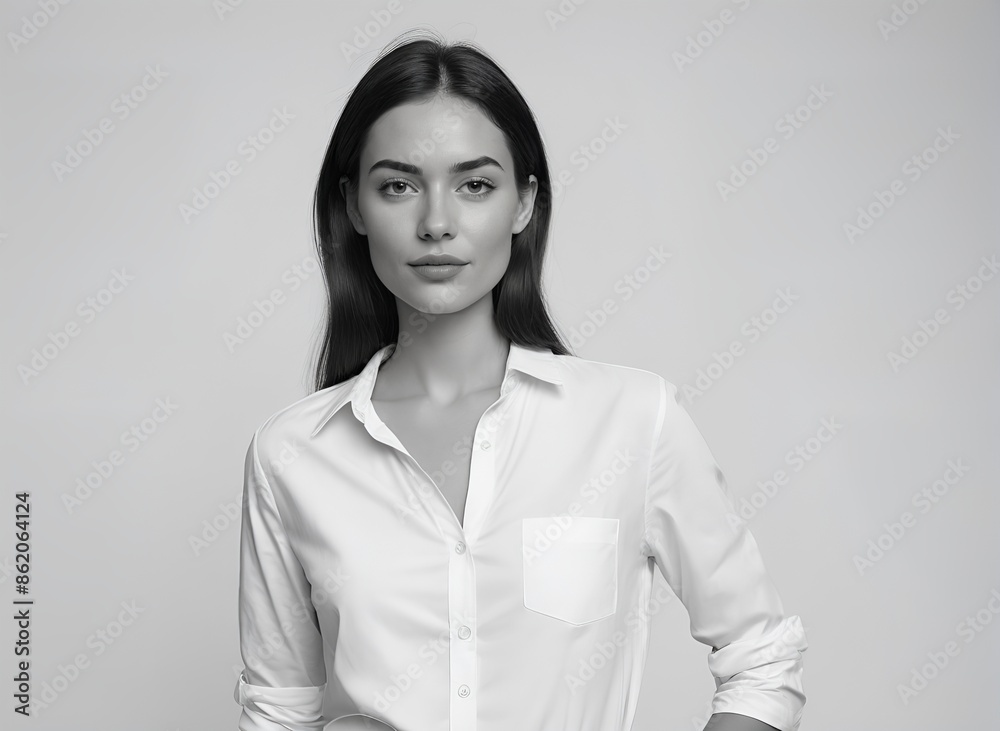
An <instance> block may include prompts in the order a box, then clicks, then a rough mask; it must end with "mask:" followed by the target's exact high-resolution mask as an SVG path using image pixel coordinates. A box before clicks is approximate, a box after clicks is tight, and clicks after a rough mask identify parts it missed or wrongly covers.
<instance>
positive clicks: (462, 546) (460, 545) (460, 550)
mask: <svg viewBox="0 0 1000 731" xmlns="http://www.w3.org/2000/svg"><path fill="white" fill-rule="evenodd" d="M455 553H465V544H464V543H462V542H461V541H459V542H458V543H456V544H455Z"/></svg>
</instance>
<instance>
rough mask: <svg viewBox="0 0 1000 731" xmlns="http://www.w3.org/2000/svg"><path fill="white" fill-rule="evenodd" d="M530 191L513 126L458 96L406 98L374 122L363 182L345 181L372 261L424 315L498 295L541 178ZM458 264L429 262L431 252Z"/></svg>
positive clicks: (395, 289) (365, 153)
mask: <svg viewBox="0 0 1000 731" xmlns="http://www.w3.org/2000/svg"><path fill="white" fill-rule="evenodd" d="M530 182H531V186H530V188H529V190H528V191H526V192H525V193H524V194H523V195H520V194H519V193H518V190H517V186H516V184H515V179H514V161H513V159H512V158H511V155H510V152H509V150H508V149H507V144H506V141H505V140H504V136H503V133H502V132H501V131H500V130H499V129H498V128H497V127H496V126H495V125H494V124H493V123H492V122H491V121H490V120H489V119H488V118H487V117H486V116H485V115H484V114H483V113H482V112H481V111H480V110H479V108H478V107H476V106H475V105H474V104H472V103H470V102H468V101H466V100H464V99H460V98H456V97H452V96H440V95H439V96H435V97H433V98H432V99H431V100H430V101H427V102H423V103H410V104H403V105H401V106H398V107H395V108H393V109H391V110H389V111H388V112H386V113H385V114H383V115H382V116H381V117H380V118H379V119H378V120H377V121H376V122H375V124H374V125H372V127H371V129H370V131H369V133H368V138H367V140H366V142H365V145H364V147H363V149H362V150H361V162H360V167H359V172H358V189H357V191H356V192H352V191H350V189H349V188H348V187H347V186H346V185H345V181H344V180H342V181H341V188H342V190H343V191H344V195H345V196H346V198H347V208H348V212H349V214H350V216H351V221H352V223H353V224H354V228H355V230H357V232H358V233H360V234H363V235H366V236H367V237H368V246H369V250H370V252H371V259H372V265H373V267H374V269H375V272H376V274H378V277H379V279H381V280H382V283H383V284H385V286H386V287H387V288H388V289H389V291H390V292H392V293H393V294H394V295H395V296H396V297H397V298H398V299H399V300H402V301H403V302H405V303H406V304H408V305H409V306H410V307H412V308H413V309H415V310H417V311H419V312H425V313H431V314H444V313H451V312H458V311H459V310H462V309H464V308H466V307H468V306H469V305H471V304H473V303H475V302H477V301H479V300H480V299H481V298H482V297H484V296H486V295H489V294H490V293H491V292H492V290H493V287H494V286H496V284H497V282H499V281H500V278H501V277H502V276H503V274H504V272H505V271H507V264H508V262H509V261H510V245H511V237H512V236H513V234H516V233H519V232H520V231H521V230H522V229H524V227H525V226H527V224H528V221H529V220H530V218H531V212H532V208H533V205H534V199H535V191H536V190H537V180H536V179H535V176H533V175H532V176H530ZM428 255H430V256H442V257H445V256H446V257H453V259H454V261H455V262H457V263H456V264H455V265H452V266H427V265H420V264H419V263H418V260H419V259H421V258H422V257H425V256H428Z"/></svg>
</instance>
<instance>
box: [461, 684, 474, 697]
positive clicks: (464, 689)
mask: <svg viewBox="0 0 1000 731" xmlns="http://www.w3.org/2000/svg"><path fill="white" fill-rule="evenodd" d="M471 692H472V691H471V690H469V686H467V685H460V686H458V694H459V695H460V696H462V697H463V698H467V697H468V695H469V693H471Z"/></svg>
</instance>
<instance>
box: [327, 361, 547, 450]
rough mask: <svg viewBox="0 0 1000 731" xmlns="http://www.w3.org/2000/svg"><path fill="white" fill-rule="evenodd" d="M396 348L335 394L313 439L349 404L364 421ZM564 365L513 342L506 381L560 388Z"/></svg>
mask: <svg viewBox="0 0 1000 731" xmlns="http://www.w3.org/2000/svg"><path fill="white" fill-rule="evenodd" d="M395 349H396V344H395V343H389V344H388V345H386V346H384V347H382V348H379V349H378V350H377V351H375V353H374V354H373V355H372V357H371V358H370V359H369V360H368V363H367V364H366V365H365V367H364V368H363V369H362V371H361V372H360V373H359V374H358V375H356V376H354V377H353V378H351V379H349V380H347V381H345V382H344V383H343V384H342V388H341V389H339V390H338V391H336V396H335V397H334V399H333V403H331V404H330V405H329V406H327V407H326V408H325V409H323V413H322V416H321V417H320V419H319V421H318V422H317V423H316V427H315V428H314V429H313V431H312V433H311V434H310V435H309V436H310V437H315V436H316V435H317V434H318V433H319V431H320V430H321V429H322V428H323V427H324V426H326V423H327V422H328V421H330V419H332V418H333V415H334V414H336V413H337V412H338V411H339V410H340V408H341V407H342V406H343V405H344V404H346V403H348V402H350V404H351V408H352V409H353V410H354V415H355V416H356V417H357V418H358V420H359V421H362V422H363V421H364V414H365V412H366V410H367V407H368V404H369V403H371V396H372V391H373V390H374V388H375V376H376V375H377V374H378V369H379V366H381V365H382V363H383V362H384V361H386V360H388V359H389V356H391V355H392V353H393V351H395ZM561 366H562V364H561V363H560V361H559V359H558V357H557V356H556V355H555V354H554V353H552V352H551V351H549V350H535V349H533V348H526V347H523V346H521V345H518V344H517V343H514V342H513V341H511V343H510V351H509V352H508V354H507V364H506V368H505V369H504V377H503V379H504V382H505V383H506V382H507V380H508V376H509V375H510V372H511V371H512V370H513V371H520V372H521V373H524V374H526V375H529V376H532V377H533V378H537V379H539V380H542V381H547V382H549V383H553V384H555V385H557V386H562V385H563V379H562V371H561Z"/></svg>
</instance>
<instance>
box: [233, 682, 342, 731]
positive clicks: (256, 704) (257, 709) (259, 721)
mask: <svg viewBox="0 0 1000 731" xmlns="http://www.w3.org/2000/svg"><path fill="white" fill-rule="evenodd" d="M325 690H326V683H324V684H323V685H320V686H310V687H300V688H270V687H267V686H263V685H251V684H250V683H248V682H247V680H246V676H245V675H244V674H243V672H241V673H240V677H239V678H238V679H237V681H236V687H235V689H234V691H233V698H234V699H235V700H236V702H237V703H239V704H240V705H241V706H243V715H242V716H241V717H240V724H239V729H240V731H289V730H291V731H304V730H305V729H322V728H323V726H324V725H325V721H324V720H323V714H322V710H323V693H324V691H325Z"/></svg>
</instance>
